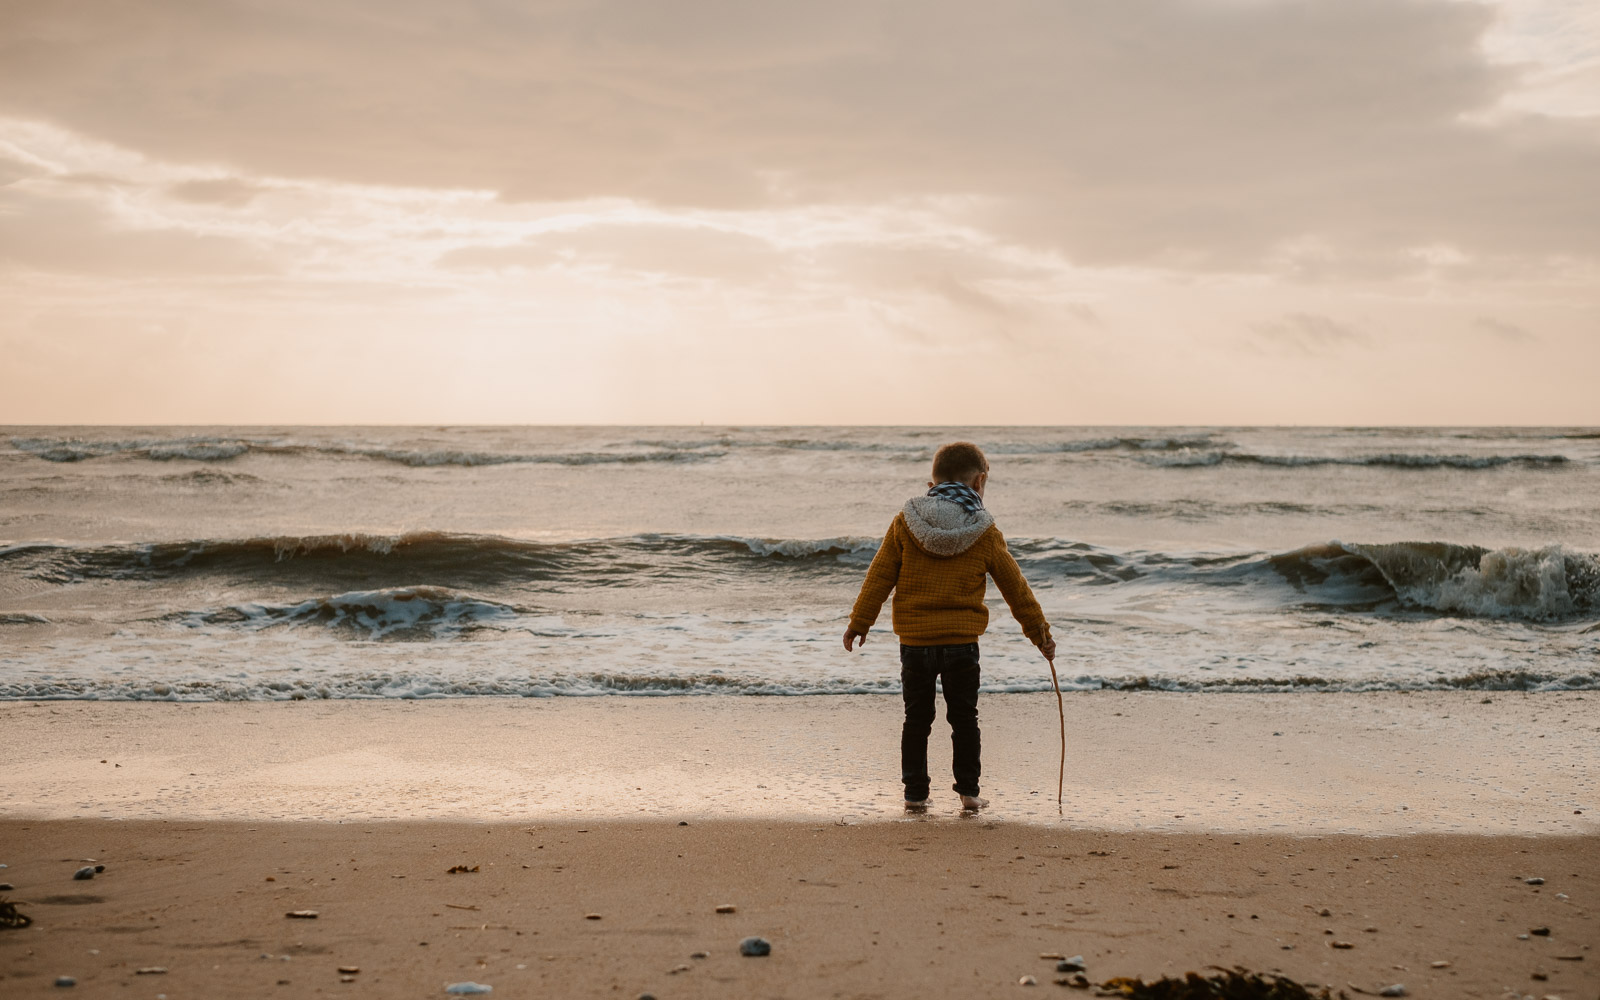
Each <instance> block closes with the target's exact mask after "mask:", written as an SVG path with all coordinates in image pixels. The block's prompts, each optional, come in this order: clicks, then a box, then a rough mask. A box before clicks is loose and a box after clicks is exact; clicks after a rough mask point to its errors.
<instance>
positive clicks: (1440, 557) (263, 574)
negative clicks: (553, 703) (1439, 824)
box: [0, 531, 1600, 622]
mask: <svg viewBox="0 0 1600 1000" xmlns="http://www.w3.org/2000/svg"><path fill="white" fill-rule="evenodd" d="M878 544H879V542H878V539H876V538H874V537H869V536H839V537H834V538H756V537H746V536H740V535H675V534H640V535H630V536H623V537H617V538H599V539H581V540H574V541H530V540H523V539H512V538H503V537H499V536H492V535H464V534H451V533H445V532H427V531H423V532H411V533H404V534H396V535H383V534H361V533H348V534H330V535H315V536H274V537H262V538H247V539H233V540H228V539H224V540H193V541H173V542H155V543H139V544H112V545H93V546H73V545H65V544H58V543H20V544H14V545H10V546H7V547H3V548H0V574H4V575H10V576H13V577H24V578H27V579H30V580H34V581H43V582H46V583H51V584H57V585H63V586H65V585H72V584H77V583H81V582H85V581H89V580H113V581H114V580H128V581H169V580H183V579H188V578H202V577H204V578H220V579H224V580H226V581H227V583H228V585H229V586H230V587H235V588H245V591H246V593H248V588H249V586H250V584H251V582H252V581H253V582H255V583H257V584H260V585H262V586H263V587H268V588H278V589H280V590H281V589H283V588H289V589H290V592H291V593H293V592H295V591H299V592H301V593H304V592H307V591H309V592H311V593H314V594H315V593H320V594H328V593H335V594H345V593H353V592H359V593H367V592H373V591H383V590H393V589H394V588H419V587H436V588H443V589H444V590H447V591H452V592H461V593H467V592H473V593H478V594H482V595H489V597H490V598H492V599H495V600H499V599H501V598H503V597H505V596H506V595H507V594H513V595H525V594H526V593H528V592H530V591H537V592H562V593H571V592H577V591H582V590H590V589H605V588H631V587H663V586H667V587H671V586H682V585H685V584H686V583H691V582H693V581H696V580H698V581H700V585H703V586H712V587H716V586H721V585H724V584H738V583H746V584H750V583H757V584H760V585H762V586H773V587H782V586H784V585H785V584H787V583H789V582H792V581H794V580H797V579H807V580H812V581H816V582H823V583H827V584H829V585H837V586H841V587H844V586H847V585H853V584H855V583H857V582H859V579H860V577H861V574H862V572H863V571H864V570H865V569H866V567H867V565H868V564H869V563H870V562H871V560H872V557H873V556H874V554H875V553H876V551H877V547H878ZM1010 547H1011V551H1012V553H1013V555H1014V556H1015V557H1016V559H1017V561H1018V563H1019V564H1020V565H1021V566H1022V568H1023V571H1024V573H1025V574H1026V575H1027V576H1028V577H1029V578H1030V579H1032V580H1034V581H1035V582H1036V584H1039V585H1043V586H1054V585H1058V584H1059V585H1064V586H1084V587H1107V586H1110V587H1115V586H1122V585H1138V586H1142V587H1157V588H1171V589H1181V588H1185V587H1202V588H1232V589H1233V590H1234V592H1236V593H1240V594H1247V595H1248V596H1249V597H1250V599H1252V600H1254V601H1256V602H1257V603H1259V604H1260V606H1261V607H1262V608H1263V610H1270V609H1271V608H1272V607H1273V606H1288V607H1293V606H1304V605H1316V606H1325V607H1330V608H1343V609H1347V610H1351V611H1380V612H1382V611H1403V612H1406V613H1408V614H1409V613H1417V612H1426V613H1430V614H1434V615H1440V616H1450V617H1471V618H1485V619H1506V620H1520V621H1527V622H1564V621H1573V620H1582V619H1586V618H1594V617H1600V556H1596V555H1592V554H1587V553H1583V552H1577V551H1573V550H1571V549H1568V548H1566V547H1564V546H1562V545H1547V546H1543V547H1538V548H1526V549H1525V548H1515V547H1509V548H1502V549H1489V548H1484V547H1482V546H1474V545H1458V544H1452V543H1448V542H1401V543H1392V544H1363V543H1341V542H1331V543H1326V544H1316V545H1310V546H1306V547H1303V548H1300V549H1296V550H1294V551H1291V552H1283V553H1277V554H1270V553H1261V552H1205V551H1201V552H1164V551H1146V550H1121V551H1119V550H1113V549H1108V548H1102V547H1099V546H1095V545H1092V544H1090V543H1088V542H1082V541H1073V540H1069V539H1058V538H1013V539H1010ZM1285 584H1287V590H1285V587H1284V585H1285ZM1241 588H1243V589H1241ZM419 593H420V592H419ZM515 599H516V598H515V597H514V598H513V600H515ZM841 599H842V598H841Z"/></svg>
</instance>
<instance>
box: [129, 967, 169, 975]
mask: <svg viewBox="0 0 1600 1000" xmlns="http://www.w3.org/2000/svg"><path fill="white" fill-rule="evenodd" d="M133 974H134V975H136V976H164V975H166V974H167V967H166V966H165V965H147V966H145V967H144V968H142V969H134V970H133Z"/></svg>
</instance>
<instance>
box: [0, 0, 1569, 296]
mask: <svg viewBox="0 0 1600 1000" xmlns="http://www.w3.org/2000/svg"><path fill="white" fill-rule="evenodd" d="M7 22H8V25H7V27H8V41H7V47H6V58H5V59H3V60H0V112H3V113H8V114H11V115H16V116H20V117H27V118H36V119H46V120H49V121H53V122H58V123H61V124H62V125H65V126H67V127H69V128H71V129H74V130H77V131H80V132H82V133H84V134H88V135H92V136H96V137H99V138H103V139H107V140H111V141H114V142H117V143H119V144H122V145H124V146H127V147H129V148H131V149H135V150H139V151H141V152H144V153H147V154H149V155H152V156H157V157H162V158H166V159H168V160H172V161H175V162H185V163H202V164H208V163H214V164H221V165H225V166H227V167H228V168H229V169H232V170H234V171H235V172H237V173H240V174H242V175H247V176H282V177H290V178H325V179H332V180H338V181H347V182H353V183H360V184H389V185H406V186H420V187H438V188H457V189H474V190H491V191H497V192H500V193H502V194H503V196H504V197H505V198H507V199H510V200H529V201H560V200H566V199H577V198H593V197H618V198H627V199H634V200H636V201H639V202H644V203H651V204H655V205H660V206H668V207H675V208H697V209H719V210H739V209H744V210H748V209H760V208H773V207H777V206H786V205H787V206H793V205H805V204H833V205H850V204H858V205H865V204H874V203H879V202H881V201H883V200H885V199H907V198H911V199H915V198H922V197H927V198H939V197H958V198H964V199H967V201H966V202H965V203H964V205H965V207H964V208H957V209H952V210H951V213H952V214H951V218H953V219H957V220H960V221H963V222H964V223H965V224H968V225H971V226H974V227H977V228H980V229H982V230H985V231H987V232H989V233H990V234H991V235H993V236H994V237H995V238H996V239H998V240H1001V241H1004V242H1023V243H1027V244H1031V245H1033V246H1037V247H1041V248H1048V249H1050V250H1054V251H1057V252H1059V253H1061V254H1063V255H1065V256H1066V257H1067V258H1069V259H1070V260H1072V261H1074V262H1077V263H1080V264H1087V265H1096V266H1124V265H1137V266H1151V267H1162V268H1169V269H1177V270H1196V271H1237V270H1250V269H1261V268H1265V267H1269V265H1270V261H1271V260H1272V259H1273V257H1274V254H1275V253H1276V252H1277V251H1278V249H1279V248H1281V247H1282V246H1284V245H1286V244H1289V243H1292V242H1293V241H1296V240H1302V239H1304V238H1306V237H1308V236H1314V237H1316V238H1318V239H1319V240H1320V241H1321V244H1322V245H1323V246H1325V247H1327V248H1329V253H1331V254H1333V255H1335V256H1337V257H1339V258H1341V259H1348V260H1351V261H1363V260H1370V259H1384V255H1389V256H1390V257H1393V258H1395V259H1398V258H1399V257H1400V256H1403V254H1404V251H1405V250H1406V249H1407V248H1410V247H1415V246H1427V245H1436V244H1449V245H1452V246H1458V247H1460V248H1462V250H1463V252H1465V253H1468V254H1469V255H1476V254H1479V253H1487V252H1494V253H1499V254H1510V255H1520V256H1524V257H1534V258H1539V257H1547V256H1568V257H1571V256H1577V257H1584V258H1590V259H1595V258H1600V199H1597V198H1595V197H1593V178H1594V177H1595V176H1600V135H1597V132H1596V129H1595V127H1594V125H1593V123H1592V121H1588V120H1584V119H1570V120H1567V119H1560V120H1558V119H1550V118H1543V117H1540V116H1535V115H1527V114H1517V113H1501V114H1499V115H1497V116H1495V117H1492V118H1485V117H1484V116H1485V115H1486V114H1488V113H1489V112H1490V111H1494V110H1495V109H1497V108H1500V105H1501V102H1502V100H1503V99H1504V98H1505V97H1506V95H1508V94H1511V93H1513V92H1515V90H1516V88H1517V87H1518V85H1519V81H1520V79H1521V77H1520V76H1519V74H1520V73H1522V72H1524V71H1523V70H1520V69H1517V68H1513V67H1509V66H1506V65H1502V64H1496V63H1492V62H1490V61H1489V59H1488V58H1487V57H1486V56H1485V54H1484V52H1483V51H1482V48H1481V46H1480V44H1479V43H1480V40H1481V39H1482V37H1483V36H1484V34H1485V32H1486V31H1487V30H1488V29H1489V28H1490V27H1491V26H1492V25H1493V24H1494V14H1493V12H1492V11H1491V10H1490V9H1487V8H1485V7H1484V6H1482V5H1479V4H1469V3H1441V2H1435V0H1284V2H1274V3H1249V4H1238V3H1218V2H1207V0H1081V2H1075V3H1070V4H1067V3H1058V2H1055V0H1000V2H998V3H996V4H989V5H983V6H974V5H971V4H967V3H962V2H958V0H920V2H918V3H915V4H906V3H898V2H877V3H861V2H857V0H818V2H816V3H810V4H805V5H790V4H749V3H744V2H736V0H688V2H685V3H681V4H671V5H657V4H646V5H640V4H637V3H630V2H624V0H561V2H556V0H550V2H544V3H520V2H519V3H512V2H509V0H485V2H483V3H475V4H462V5H450V6H448V7H446V8H441V7H440V6H439V5H437V4H433V3H426V2H423V0H383V2H381V3H380V2H378V0H370V2H350V0H345V2H339V0H333V2H329V0H315V2H313V0H276V2H274V3H273V4H271V5H261V4H255V3H246V2H243V0H238V2H233V3H227V2H219V3H212V4H206V5H202V6H198V7H197V6H195V5H192V4H184V3H178V2H175V0H170V2H158V3H153V4H140V5H134V6H128V5H125V4H122V3H117V2H113V0H86V2H84V3H77V4H70V5H69V4H59V3H53V2H50V0H17V2H15V3H12V4H10V5H8V11H7ZM238 196H239V197H243V194H242V193H240V194H239V195H238ZM223 203H224V204H226V203H227V202H223ZM1396 266H1401V265H1399V264H1397V265H1396Z"/></svg>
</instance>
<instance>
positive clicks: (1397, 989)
mask: <svg viewBox="0 0 1600 1000" xmlns="http://www.w3.org/2000/svg"><path fill="white" fill-rule="evenodd" d="M1405 995H1406V988H1405V984H1403V983H1395V984H1394V985H1393V986H1385V987H1384V988H1383V989H1381V990H1379V991H1378V996H1380V997H1403V996H1405Z"/></svg>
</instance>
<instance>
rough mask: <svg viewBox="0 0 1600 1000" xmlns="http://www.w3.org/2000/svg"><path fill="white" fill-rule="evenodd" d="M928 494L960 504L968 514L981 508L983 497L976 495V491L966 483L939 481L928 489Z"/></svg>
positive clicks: (974, 512)
mask: <svg viewBox="0 0 1600 1000" xmlns="http://www.w3.org/2000/svg"><path fill="white" fill-rule="evenodd" d="M928 496H930V497H938V498H939V499H941V500H948V501H950V502H951V503H954V504H960V505H961V509H962V510H964V511H966V512H967V513H968V514H976V513H977V512H978V511H980V510H982V509H983V497H980V496H978V493H977V491H976V490H974V489H973V488H972V487H970V486H968V485H967V484H966V483H940V484H939V485H938V486H935V487H934V488H933V489H931V490H929V491H928Z"/></svg>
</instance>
